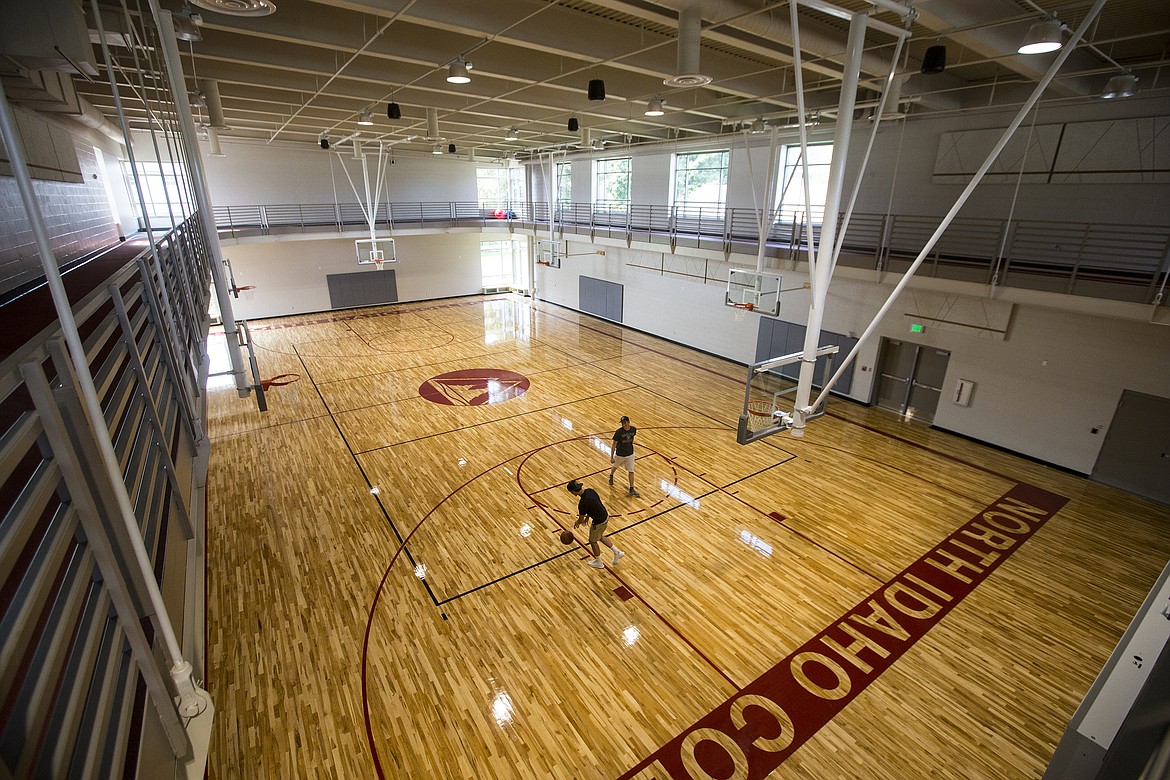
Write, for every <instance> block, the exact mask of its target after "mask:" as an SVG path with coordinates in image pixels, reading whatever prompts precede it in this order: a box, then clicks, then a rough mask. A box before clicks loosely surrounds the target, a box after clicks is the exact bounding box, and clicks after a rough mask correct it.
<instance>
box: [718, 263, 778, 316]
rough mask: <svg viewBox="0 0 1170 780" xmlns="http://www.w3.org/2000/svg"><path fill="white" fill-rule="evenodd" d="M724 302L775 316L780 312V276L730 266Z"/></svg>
mask: <svg viewBox="0 0 1170 780" xmlns="http://www.w3.org/2000/svg"><path fill="white" fill-rule="evenodd" d="M724 304H725V305H727V306H734V307H736V308H739V309H747V310H748V311H755V312H759V313H760V314H768V315H770V316H773V317H775V316H777V315H779V314H780V277H779V276H778V275H776V274H770V273H766V272H762V271H749V270H747V269H745V268H730V269H728V271H727V296H726V298H725V299H724Z"/></svg>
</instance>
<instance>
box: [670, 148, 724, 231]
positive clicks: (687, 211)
mask: <svg viewBox="0 0 1170 780" xmlns="http://www.w3.org/2000/svg"><path fill="white" fill-rule="evenodd" d="M728 155H729V153H728V152H727V151H721V152H696V153H694V154H676V155H674V160H673V165H674V175H673V179H674V186H673V188H672V190H671V198H672V200H671V202H672V204H673V205H674V206H675V207H676V213H677V214H678V215H679V216H684V215H685V216H690V217H700V216H703V217H706V216H711V217H722V216H723V206H724V204H725V203H726V201H727V158H728Z"/></svg>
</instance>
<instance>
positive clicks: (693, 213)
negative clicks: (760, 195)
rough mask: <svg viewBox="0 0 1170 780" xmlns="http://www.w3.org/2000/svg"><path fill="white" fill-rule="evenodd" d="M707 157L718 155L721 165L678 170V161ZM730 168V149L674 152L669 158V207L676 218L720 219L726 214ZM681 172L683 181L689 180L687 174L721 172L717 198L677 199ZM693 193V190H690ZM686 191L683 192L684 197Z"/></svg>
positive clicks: (688, 166)
mask: <svg viewBox="0 0 1170 780" xmlns="http://www.w3.org/2000/svg"><path fill="white" fill-rule="evenodd" d="M709 155H719V156H720V157H721V158H722V164H721V165H719V166H690V165H687V166H685V167H682V168H680V165H679V163H680V161H682V160H685V159H689V158H699V157H706V156H709ZM730 167H731V150H730V149H707V150H705V151H699V152H676V153H674V154H672V155H671V157H670V206H671V208H672V210H673V212H674V213H675V214H676V215H678V216H688V217H712V218H719V219H722V218H723V217H724V215H725V214H726V213H727V179H728V171H729V170H730ZM680 170H681V171H682V172H683V175H684V180H685V179H686V178H689V174H690V173H691V172H695V171H706V170H719V171H720V172H721V175H720V177H719V178H720V181H719V198H718V200H715V201H710V200H705V201H698V200H695V201H692V200H690V199H689V198H686V197H683V198H682V199H681V200H680V198H679V173H680ZM691 191H692V192H693V188H692V189H691ZM685 194H686V191H685V190H684V196H685Z"/></svg>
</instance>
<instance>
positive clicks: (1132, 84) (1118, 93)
mask: <svg viewBox="0 0 1170 780" xmlns="http://www.w3.org/2000/svg"><path fill="white" fill-rule="evenodd" d="M1137 82H1138V79H1137V76H1135V75H1133V74H1132V73H1121V74H1118V75H1116V76H1114V77H1113V78H1111V79H1109V84H1108V85H1106V87H1105V91H1104V92H1102V93H1101V97H1102V98H1103V99H1105V100H1112V99H1113V98H1125V97H1132V96H1133V95H1136V94H1137Z"/></svg>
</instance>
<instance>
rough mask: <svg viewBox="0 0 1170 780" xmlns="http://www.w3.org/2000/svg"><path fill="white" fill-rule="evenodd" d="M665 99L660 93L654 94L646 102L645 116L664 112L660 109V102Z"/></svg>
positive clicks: (658, 114) (660, 114)
mask: <svg viewBox="0 0 1170 780" xmlns="http://www.w3.org/2000/svg"><path fill="white" fill-rule="evenodd" d="M664 102H665V101H664V100H663V99H662V96H661V95H655V96H654V97H652V98H650V100H649V102H647V103H646V116H662V115H663V114H665V113H666V112H665V111H663V110H662V104H663V103H664Z"/></svg>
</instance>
